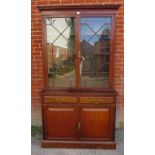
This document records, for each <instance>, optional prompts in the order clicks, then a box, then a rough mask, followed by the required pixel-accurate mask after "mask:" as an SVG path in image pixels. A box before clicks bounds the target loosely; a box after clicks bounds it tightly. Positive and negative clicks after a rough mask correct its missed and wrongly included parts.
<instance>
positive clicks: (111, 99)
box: [80, 97, 114, 104]
mask: <svg viewBox="0 0 155 155" xmlns="http://www.w3.org/2000/svg"><path fill="white" fill-rule="evenodd" d="M80 103H94V104H100V103H114V97H80Z"/></svg>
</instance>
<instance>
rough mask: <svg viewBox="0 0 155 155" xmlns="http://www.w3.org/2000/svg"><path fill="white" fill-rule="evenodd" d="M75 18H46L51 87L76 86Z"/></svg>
mask: <svg viewBox="0 0 155 155" xmlns="http://www.w3.org/2000/svg"><path fill="white" fill-rule="evenodd" d="M74 22H75V21H74V18H51V17H50V18H46V31H47V32H46V35H47V36H46V39H47V54H48V81H49V87H75V56H76V53H75V29H74V26H75V25H74Z"/></svg>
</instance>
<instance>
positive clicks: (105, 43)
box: [80, 17, 111, 87]
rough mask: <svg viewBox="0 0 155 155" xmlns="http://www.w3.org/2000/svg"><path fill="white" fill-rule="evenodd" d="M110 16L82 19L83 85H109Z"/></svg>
mask: <svg viewBox="0 0 155 155" xmlns="http://www.w3.org/2000/svg"><path fill="white" fill-rule="evenodd" d="M110 24H111V18H109V17H94V18H81V20H80V26H81V27H80V31H81V32H80V37H81V39H80V51H81V58H82V60H81V63H80V74H81V76H80V78H81V86H82V87H108V86H109V85H108V84H109V63H110Z"/></svg>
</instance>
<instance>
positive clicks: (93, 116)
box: [81, 107, 112, 140]
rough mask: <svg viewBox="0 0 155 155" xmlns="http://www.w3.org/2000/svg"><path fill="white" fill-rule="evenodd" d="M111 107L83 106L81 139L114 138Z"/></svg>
mask: <svg viewBox="0 0 155 155" xmlns="http://www.w3.org/2000/svg"><path fill="white" fill-rule="evenodd" d="M111 115H112V114H111V108H110V107H83V108H81V139H83V140H88V139H89V140H90V139H91V140H109V139H112V130H111V127H112V122H111Z"/></svg>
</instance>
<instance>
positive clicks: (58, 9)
mask: <svg viewBox="0 0 155 155" xmlns="http://www.w3.org/2000/svg"><path fill="white" fill-rule="evenodd" d="M119 6H120V5H92V6H90V5H78V6H77V5H68V6H66V5H65V6H62V5H61V6H60V5H57V6H38V9H39V10H40V11H41V15H42V21H43V22H42V35H43V38H42V42H43V53H44V81H45V84H44V87H45V89H48V90H50V89H52V88H51V87H49V86H48V60H47V59H48V57H47V50H46V48H47V42H46V24H45V20H46V18H47V17H59V18H60V17H63V18H65V17H74V18H75V20H76V22H77V23H76V24H75V26H76V29H77V31H76V34H75V35H76V40H75V42H76V45H75V46H76V79H75V80H76V85H75V89H79V88H81V89H82V87H80V61H79V58H78V56H79V51H80V18H81V17H84V16H85V17H88V16H91V17H92V16H101V17H104V16H109V17H111V21H112V22H111V31H110V33H111V37H110V67H109V74H110V76H109V84H110V86H109V89H113V68H114V50H115V25H116V10H117V9H118V8H119ZM77 11H78V12H80V14H77ZM57 89H67V88H57ZM83 89H85V88H83ZM90 89H94V90H95V89H98V88H97V87H93V88H90ZM101 89H105V90H106V88H101Z"/></svg>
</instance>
